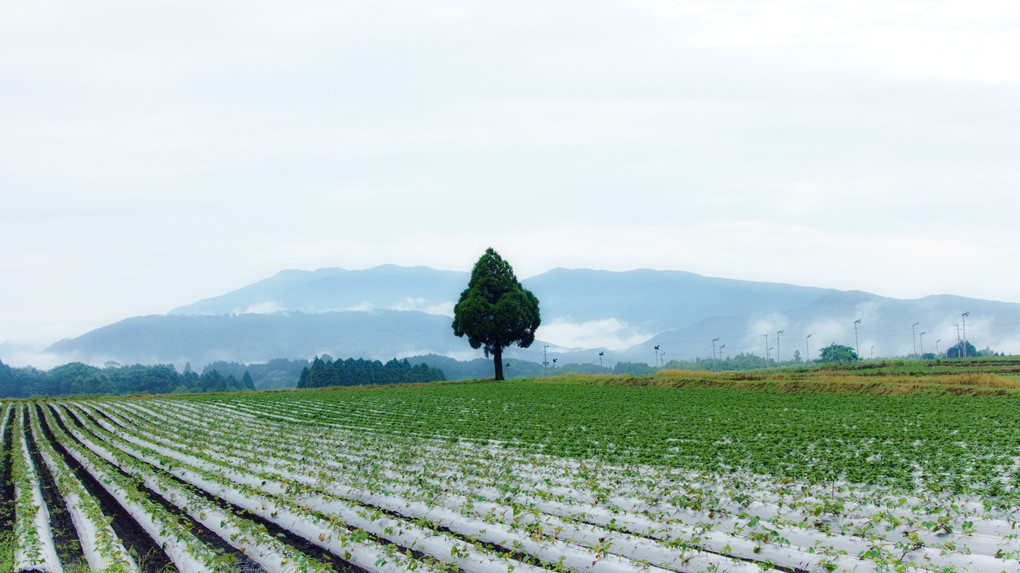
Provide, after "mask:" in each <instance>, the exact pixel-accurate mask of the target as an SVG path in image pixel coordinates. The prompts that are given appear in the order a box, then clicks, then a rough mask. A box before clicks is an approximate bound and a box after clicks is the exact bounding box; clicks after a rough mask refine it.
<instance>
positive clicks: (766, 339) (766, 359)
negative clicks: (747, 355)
mask: <svg viewBox="0 0 1020 573" xmlns="http://www.w3.org/2000/svg"><path fill="white" fill-rule="evenodd" d="M765 367H766V368H768V367H769V333H767V332H766V333H765Z"/></svg>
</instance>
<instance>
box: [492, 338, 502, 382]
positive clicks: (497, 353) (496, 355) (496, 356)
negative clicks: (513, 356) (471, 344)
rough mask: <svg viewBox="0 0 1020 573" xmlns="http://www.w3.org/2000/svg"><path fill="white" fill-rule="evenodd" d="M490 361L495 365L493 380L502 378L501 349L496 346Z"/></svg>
mask: <svg viewBox="0 0 1020 573" xmlns="http://www.w3.org/2000/svg"><path fill="white" fill-rule="evenodd" d="M492 363H493V364H494V365H495V366H496V378H495V380H502V379H503V349H502V348H501V347H499V346H497V347H496V348H495V349H494V350H493V351H492Z"/></svg>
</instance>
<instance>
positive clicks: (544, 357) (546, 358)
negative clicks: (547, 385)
mask: <svg viewBox="0 0 1020 573" xmlns="http://www.w3.org/2000/svg"><path fill="white" fill-rule="evenodd" d="M542 366H545V367H546V368H548V367H549V345H548V344H546V345H544V346H543V347H542Z"/></svg>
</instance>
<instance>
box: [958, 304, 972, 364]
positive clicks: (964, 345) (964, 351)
mask: <svg viewBox="0 0 1020 573" xmlns="http://www.w3.org/2000/svg"><path fill="white" fill-rule="evenodd" d="M968 316H970V311H969V310H968V311H967V312H965V313H963V314H961V315H960V319H961V320H963V345H962V346H963V357H964V358H966V357H967V317H968Z"/></svg>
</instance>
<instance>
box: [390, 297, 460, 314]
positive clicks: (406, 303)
mask: <svg viewBox="0 0 1020 573" xmlns="http://www.w3.org/2000/svg"><path fill="white" fill-rule="evenodd" d="M455 304H456V303H454V302H453V301H452V300H450V301H446V302H441V303H439V304H428V301H426V300H425V297H421V296H419V297H407V298H405V299H404V300H402V301H400V302H398V303H396V304H394V305H393V306H391V307H390V309H391V310H415V311H418V312H424V313H426V314H437V315H440V316H449V317H452V316H453V307H454V306H455Z"/></svg>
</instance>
